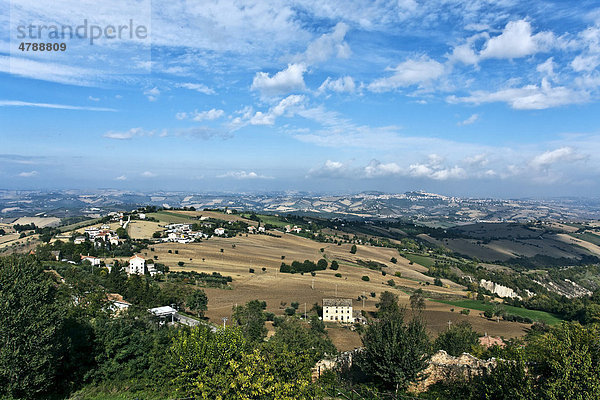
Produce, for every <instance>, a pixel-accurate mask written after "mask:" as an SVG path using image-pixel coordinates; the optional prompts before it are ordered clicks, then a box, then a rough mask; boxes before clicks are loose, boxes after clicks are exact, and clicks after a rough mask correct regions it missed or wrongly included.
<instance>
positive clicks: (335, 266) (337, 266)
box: [329, 260, 340, 271]
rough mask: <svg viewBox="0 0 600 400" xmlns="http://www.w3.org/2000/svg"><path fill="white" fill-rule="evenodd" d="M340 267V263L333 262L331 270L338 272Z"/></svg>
mask: <svg viewBox="0 0 600 400" xmlns="http://www.w3.org/2000/svg"><path fill="white" fill-rule="evenodd" d="M339 267H340V265H339V264H338V262H337V261H336V260H333V261H332V262H331V265H330V266H329V268H331V269H332V270H334V271H337V269H338V268H339Z"/></svg>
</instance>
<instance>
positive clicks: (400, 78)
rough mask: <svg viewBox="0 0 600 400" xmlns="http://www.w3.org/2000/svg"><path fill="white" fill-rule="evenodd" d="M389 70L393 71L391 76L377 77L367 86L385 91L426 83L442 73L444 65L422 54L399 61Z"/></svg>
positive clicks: (376, 90) (375, 90) (372, 89)
mask: <svg viewBox="0 0 600 400" xmlns="http://www.w3.org/2000/svg"><path fill="white" fill-rule="evenodd" d="M389 70H390V71H393V72H394V73H393V75H392V76H389V77H386V78H380V79H377V80H375V81H373V82H371V83H370V84H369V86H368V88H369V89H370V90H371V91H373V92H386V91H389V90H393V89H396V88H399V87H406V86H411V85H420V86H422V85H427V84H430V83H431V82H432V81H434V80H436V79H438V78H439V77H441V76H442V75H443V74H444V65H443V64H441V63H439V62H437V61H435V60H432V59H430V58H429V57H427V56H422V57H419V58H417V59H409V60H406V61H404V62H401V63H400V64H398V65H397V66H396V67H395V68H390V69H389Z"/></svg>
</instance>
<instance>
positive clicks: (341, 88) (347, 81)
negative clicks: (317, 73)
mask: <svg viewBox="0 0 600 400" xmlns="http://www.w3.org/2000/svg"><path fill="white" fill-rule="evenodd" d="M355 89H356V85H355V83H354V79H352V77H351V76H343V77H341V78H338V79H335V80H334V79H331V78H329V77H328V78H327V79H325V81H323V83H322V84H321V86H319V89H318V90H317V93H323V92H325V91H327V90H331V91H333V92H337V93H344V92H346V93H351V92H354V90H355Z"/></svg>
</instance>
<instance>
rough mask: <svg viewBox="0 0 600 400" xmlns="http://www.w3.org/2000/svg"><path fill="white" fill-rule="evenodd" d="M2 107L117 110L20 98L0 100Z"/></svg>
mask: <svg viewBox="0 0 600 400" xmlns="http://www.w3.org/2000/svg"><path fill="white" fill-rule="evenodd" d="M0 107H38V108H55V109H61V110H82V111H109V112H116V111H117V110H115V109H114V108H104V107H85V106H70V105H66V104H50V103H31V102H28V101H18V100H0Z"/></svg>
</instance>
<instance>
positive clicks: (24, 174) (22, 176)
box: [19, 171, 38, 178]
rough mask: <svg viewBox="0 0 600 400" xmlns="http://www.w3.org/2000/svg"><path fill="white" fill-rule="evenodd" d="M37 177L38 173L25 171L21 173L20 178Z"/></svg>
mask: <svg viewBox="0 0 600 400" xmlns="http://www.w3.org/2000/svg"><path fill="white" fill-rule="evenodd" d="M37 175H38V172H37V171H28V172H27V171H23V172H21V173H19V176H20V177H21V178H33V177H35V176H37Z"/></svg>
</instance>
